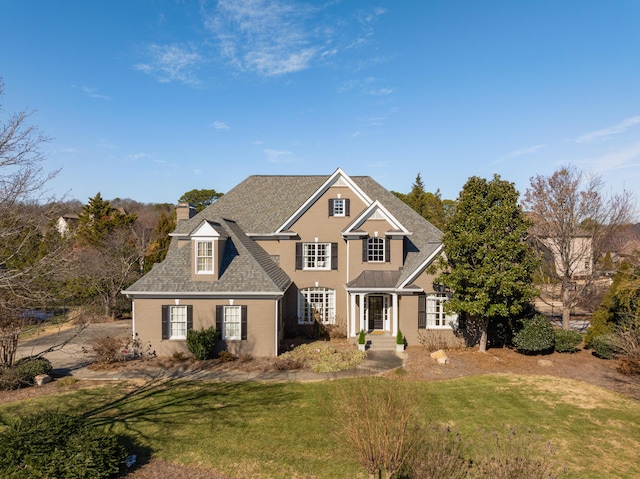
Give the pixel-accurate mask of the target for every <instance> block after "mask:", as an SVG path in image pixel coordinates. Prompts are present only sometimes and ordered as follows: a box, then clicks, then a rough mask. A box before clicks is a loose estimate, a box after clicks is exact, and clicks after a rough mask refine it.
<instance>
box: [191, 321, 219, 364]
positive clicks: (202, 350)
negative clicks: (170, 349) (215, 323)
mask: <svg viewBox="0 0 640 479" xmlns="http://www.w3.org/2000/svg"><path fill="white" fill-rule="evenodd" d="M217 339H218V332H217V331H216V330H215V328H213V327H210V328H207V329H201V330H200V331H197V330H195V329H190V330H188V331H187V349H188V350H189V352H190V353H191V354H193V355H194V357H195V358H196V359H198V360H205V359H212V358H213V355H214V353H215V348H216V340H217Z"/></svg>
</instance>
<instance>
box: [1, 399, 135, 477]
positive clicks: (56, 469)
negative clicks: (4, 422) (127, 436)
mask: <svg viewBox="0 0 640 479" xmlns="http://www.w3.org/2000/svg"><path fill="white" fill-rule="evenodd" d="M126 455H127V452H126V449H125V448H124V446H122V445H120V444H119V443H118V438H117V436H115V435H114V434H113V433H111V432H108V431H104V430H103V429H100V428H95V427H90V426H89V425H88V424H87V423H86V421H85V419H84V418H82V417H81V416H74V415H71V414H64V413H59V412H49V411H47V412H42V413H36V414H32V415H29V416H25V417H23V418H21V419H18V420H17V421H14V422H12V423H11V424H9V426H8V427H7V428H6V429H5V430H4V431H3V432H2V434H0V476H2V477H12V478H17V479H18V478H19V479H22V478H25V479H26V478H49V477H55V478H58V479H75V478H95V479H103V478H105V479H106V478H110V477H115V476H116V475H117V474H118V473H119V472H120V470H121V468H122V465H123V464H124V459H125V458H126Z"/></svg>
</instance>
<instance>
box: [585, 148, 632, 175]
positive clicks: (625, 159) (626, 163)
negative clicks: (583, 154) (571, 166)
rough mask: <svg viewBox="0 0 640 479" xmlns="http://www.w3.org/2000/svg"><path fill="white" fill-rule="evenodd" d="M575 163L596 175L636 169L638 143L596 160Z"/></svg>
mask: <svg viewBox="0 0 640 479" xmlns="http://www.w3.org/2000/svg"><path fill="white" fill-rule="evenodd" d="M576 163H578V164H583V165H584V166H585V167H588V168H589V169H592V170H593V171H594V172H596V173H598V174H600V173H606V172H608V171H613V170H619V169H623V168H631V167H637V166H640V143H635V144H632V145H629V146H627V147H625V148H621V149H616V150H615V151H610V152H608V153H606V154H604V155H602V156H599V157H597V158H593V159H587V160H583V161H578V162H576Z"/></svg>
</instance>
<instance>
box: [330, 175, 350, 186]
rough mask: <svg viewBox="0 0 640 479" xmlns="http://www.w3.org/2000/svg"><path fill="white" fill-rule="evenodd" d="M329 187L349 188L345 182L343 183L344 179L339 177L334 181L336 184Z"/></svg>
mask: <svg viewBox="0 0 640 479" xmlns="http://www.w3.org/2000/svg"><path fill="white" fill-rule="evenodd" d="M331 186H349V185H348V184H347V182H346V181H345V179H344V178H343V177H342V176H341V177H340V178H338V179H337V180H336V182H335V183H334V184H333V185H331Z"/></svg>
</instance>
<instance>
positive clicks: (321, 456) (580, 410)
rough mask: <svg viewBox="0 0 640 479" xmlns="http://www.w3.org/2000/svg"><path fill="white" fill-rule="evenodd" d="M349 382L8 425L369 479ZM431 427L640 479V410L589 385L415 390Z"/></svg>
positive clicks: (24, 407)
mask: <svg viewBox="0 0 640 479" xmlns="http://www.w3.org/2000/svg"><path fill="white" fill-rule="evenodd" d="M347 381H353V380H343V381H331V382H318V383H307V384H302V383H257V382H247V383H238V384H220V383H195V382H186V381H170V382H158V383H148V384H145V385H140V386H137V387H133V386H131V385H128V384H126V383H118V384H112V385H109V386H104V387H96V388H91V389H84V390H77V391H73V392H68V393H64V394H57V395H52V396H45V397H41V398H38V399H34V400H29V401H22V402H20V403H12V404H7V405H3V406H2V407H0V418H1V419H2V421H6V420H8V419H9V418H12V417H15V415H18V414H27V413H29V412H33V411H40V410H43V409H58V410H62V411H67V410H73V411H80V412H83V413H85V414H86V415H87V416H89V417H90V418H91V419H92V420H93V421H95V422H96V424H105V425H108V426H109V427H113V428H114V429H115V430H116V431H117V432H123V433H126V434H129V435H131V436H132V437H134V438H135V440H136V441H137V442H138V444H139V445H140V446H141V447H144V448H148V449H149V450H151V451H152V452H153V454H154V456H157V457H160V458H163V459H166V460H168V461H171V462H180V463H185V464H198V465H202V466H204V467H209V468H211V469H213V470H216V471H218V472H221V473H223V474H227V475H229V476H232V477H241V478H249V477H267V478H291V477H305V478H306V477H317V478H325V477H326V478H333V477H335V478H343V477H350V478H359V477H362V478H364V477H366V474H364V471H363V470H362V468H361V467H360V465H359V464H358V462H357V460H356V457H355V454H353V453H352V451H349V450H348V448H346V447H345V446H344V443H343V442H342V438H341V436H340V435H339V433H338V428H337V426H336V424H335V423H334V421H332V417H333V415H332V407H333V405H332V401H331V398H332V397H333V396H335V394H336V391H337V389H341V388H345V387H348V382H347ZM411 389H412V392H413V393H414V394H415V397H416V401H417V402H418V406H419V410H420V411H421V416H422V419H423V420H424V421H425V422H437V423H449V424H452V425H455V427H456V428H457V429H458V430H459V431H460V434H461V435H462V437H463V439H464V441H465V443H467V444H469V445H471V446H470V450H471V454H473V444H479V443H481V442H482V441H484V440H486V437H485V436H484V433H483V431H484V432H486V431H494V430H498V431H505V430H506V428H507V425H513V426H515V427H516V428H517V430H518V431H526V430H530V431H532V432H533V433H534V434H535V435H537V436H539V437H540V438H542V439H544V440H545V441H550V442H551V443H552V444H553V446H554V450H555V451H556V454H555V459H556V460H557V461H558V462H559V463H561V464H563V465H565V466H566V467H567V469H568V472H567V474H566V476H565V477H581V478H605V477H606V478H628V477H640V464H639V463H638V461H637V451H638V450H640V403H639V402H637V401H634V400H632V399H627V398H624V397H622V396H620V395H617V394H615V393H612V392H609V391H606V390H604V389H601V388H597V387H595V386H591V385H588V384H585V383H580V382H574V381H570V380H564V379H559V378H552V377H541V376H512V375H493V376H474V377H468V378H461V379H456V380H451V381H441V382H421V383H411Z"/></svg>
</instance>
